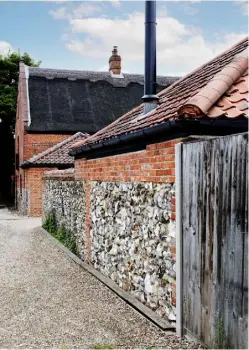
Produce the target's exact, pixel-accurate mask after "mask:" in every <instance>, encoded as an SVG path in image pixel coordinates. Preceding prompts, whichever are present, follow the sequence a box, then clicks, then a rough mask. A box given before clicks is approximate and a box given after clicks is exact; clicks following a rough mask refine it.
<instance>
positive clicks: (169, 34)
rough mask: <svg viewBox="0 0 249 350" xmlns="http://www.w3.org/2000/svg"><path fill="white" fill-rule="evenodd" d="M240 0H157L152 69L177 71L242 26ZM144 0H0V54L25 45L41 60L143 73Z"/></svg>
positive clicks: (219, 47)
mask: <svg viewBox="0 0 249 350" xmlns="http://www.w3.org/2000/svg"><path fill="white" fill-rule="evenodd" d="M247 11H248V6H247V2H245V1H240V2H238V1H157V22H158V26H157V51H158V74H167V75H182V74H185V73H188V72H189V71H191V70H192V69H194V68H196V67H197V66H198V65H200V64H203V63H205V62H206V61H207V60H209V59H211V58H212V57H214V56H215V55H216V54H218V53H220V52H222V51H223V50H225V49H227V48H229V47H230V46H232V45H233V44H234V43H236V42H237V41H238V40H240V39H241V38H243V37H244V36H245V35H247V32H248V13H247ZM143 20H144V2H143V1H118V0H113V1H109V2H107V1H83V2H82V1H74V2H70V1H55V2H52V1H45V2H38V1H36V2H35V1H32V2H31V1H26V2H22V1H0V54H1V53H2V54H5V53H6V52H7V50H8V48H10V49H13V50H16V49H18V48H19V49H20V50H21V51H22V52H24V51H26V52H28V53H30V54H31V55H32V57H34V58H35V59H37V60H41V61H42V64H41V66H42V67H49V68H65V69H83V70H84V69H85V70H107V69H108V59H109V56H110V54H111V50H112V47H113V45H118V47H119V53H120V55H121V57H122V70H123V71H124V72H129V73H143V51H144V23H143Z"/></svg>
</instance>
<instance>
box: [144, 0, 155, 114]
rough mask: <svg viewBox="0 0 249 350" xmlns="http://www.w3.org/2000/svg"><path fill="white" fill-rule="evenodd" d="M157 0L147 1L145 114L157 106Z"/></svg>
mask: <svg viewBox="0 0 249 350" xmlns="http://www.w3.org/2000/svg"><path fill="white" fill-rule="evenodd" d="M156 25H157V23H156V1H148V0H146V1H145V70H144V96H143V101H144V114H146V113H148V112H150V111H151V110H152V109H154V108H156V106H157V101H158V97H157V96H156Z"/></svg>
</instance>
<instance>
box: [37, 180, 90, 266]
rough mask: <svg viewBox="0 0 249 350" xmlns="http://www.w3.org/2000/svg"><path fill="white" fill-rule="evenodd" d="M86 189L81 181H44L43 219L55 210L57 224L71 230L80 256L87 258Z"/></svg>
mask: <svg viewBox="0 0 249 350" xmlns="http://www.w3.org/2000/svg"><path fill="white" fill-rule="evenodd" d="M84 197H85V190H84V186H83V183H82V182H81V181H65V180H63V181H61V180H55V179H53V180H48V179H46V180H45V181H44V191H43V220H44V219H45V218H46V217H47V215H48V214H50V213H52V212H54V213H55V217H56V222H57V224H58V225H59V226H60V227H62V226H64V227H65V229H66V230H67V231H69V232H71V233H72V234H73V235H74V237H75V239H76V245H77V250H78V253H79V256H80V257H81V258H82V259H83V260H84V259H85V236H84V232H85V200H84Z"/></svg>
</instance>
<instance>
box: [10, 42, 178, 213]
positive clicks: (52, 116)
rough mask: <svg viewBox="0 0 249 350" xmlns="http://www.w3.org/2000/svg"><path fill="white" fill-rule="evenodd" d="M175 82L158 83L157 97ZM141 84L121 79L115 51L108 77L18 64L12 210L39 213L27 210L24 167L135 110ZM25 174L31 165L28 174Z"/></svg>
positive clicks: (125, 77)
mask: <svg viewBox="0 0 249 350" xmlns="http://www.w3.org/2000/svg"><path fill="white" fill-rule="evenodd" d="M176 80H177V78H174V77H158V78H157V91H161V90H162V89H163V88H165V87H166V86H169V85H170V84H171V83H173V82H174V81H176ZM143 84H144V78H143V75H138V74H123V73H122V71H121V57H120V56H119V55H118V52H117V47H116V46H115V47H114V49H113V51H112V55H111V57H110V59H109V72H94V71H74V70H59V69H45V68H37V67H27V66H25V64H24V63H23V62H20V74H19V85H18V100H17V116H16V129H15V153H16V154H15V159H16V162H15V163H16V174H15V175H16V181H15V182H16V205H17V208H18V209H19V210H21V211H22V212H23V213H24V214H25V213H29V215H40V212H41V208H40V210H38V208H36V210H34V211H33V209H31V208H29V203H31V202H32V201H33V202H34V201H35V197H36V196H37V194H35V196H34V197H33V192H32V190H31V188H28V182H27V181H28V180H27V176H26V175H27V170H25V169H27V163H25V162H27V161H28V162H29V159H30V158H32V157H33V156H34V155H37V154H38V153H41V152H43V151H45V150H47V149H49V148H51V147H52V146H54V145H56V144H57V143H60V142H61V141H63V140H65V139H67V138H68V137H70V136H71V135H74V134H75V133H77V132H82V133H84V134H90V135H92V134H94V133H96V132H97V131H99V130H100V129H102V128H103V127H105V126H107V125H108V124H110V123H111V122H113V121H115V120H116V119H117V118H118V117H120V116H121V115H123V114H124V113H125V112H127V111H129V110H130V109H131V108H133V107H135V106H136V105H138V104H139V102H140V100H141V96H142V93H143ZM24 163H25V164H26V165H24V168H23V167H22V165H23V164H24ZM59 163H60V162H59ZM25 166H26V168H25ZM30 169H31V163H29V170H28V171H29V173H31V170H30ZM39 171H40V173H41V172H42V170H41V168H40V170H39ZM34 172H36V173H38V170H37V169H36V170H34ZM37 181H38V180H37ZM38 182H39V181H38ZM39 186H40V185H39V184H38V183H37V187H39ZM27 193H29V195H28V197H27Z"/></svg>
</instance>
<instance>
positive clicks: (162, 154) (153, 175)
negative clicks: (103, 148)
mask: <svg viewBox="0 0 249 350" xmlns="http://www.w3.org/2000/svg"><path fill="white" fill-rule="evenodd" d="M181 140H182V139H177V140H174V141H166V142H161V143H157V144H153V145H149V146H147V148H146V150H144V151H139V152H134V153H129V154H123V155H117V156H112V157H106V158H99V159H93V160H86V159H79V160H76V161H75V176H76V179H77V178H78V179H84V180H101V181H132V182H133V181H134V182H135V181H141V182H142V181H149V182H171V183H172V182H175V145H176V144H177V143H179V142H181Z"/></svg>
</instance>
